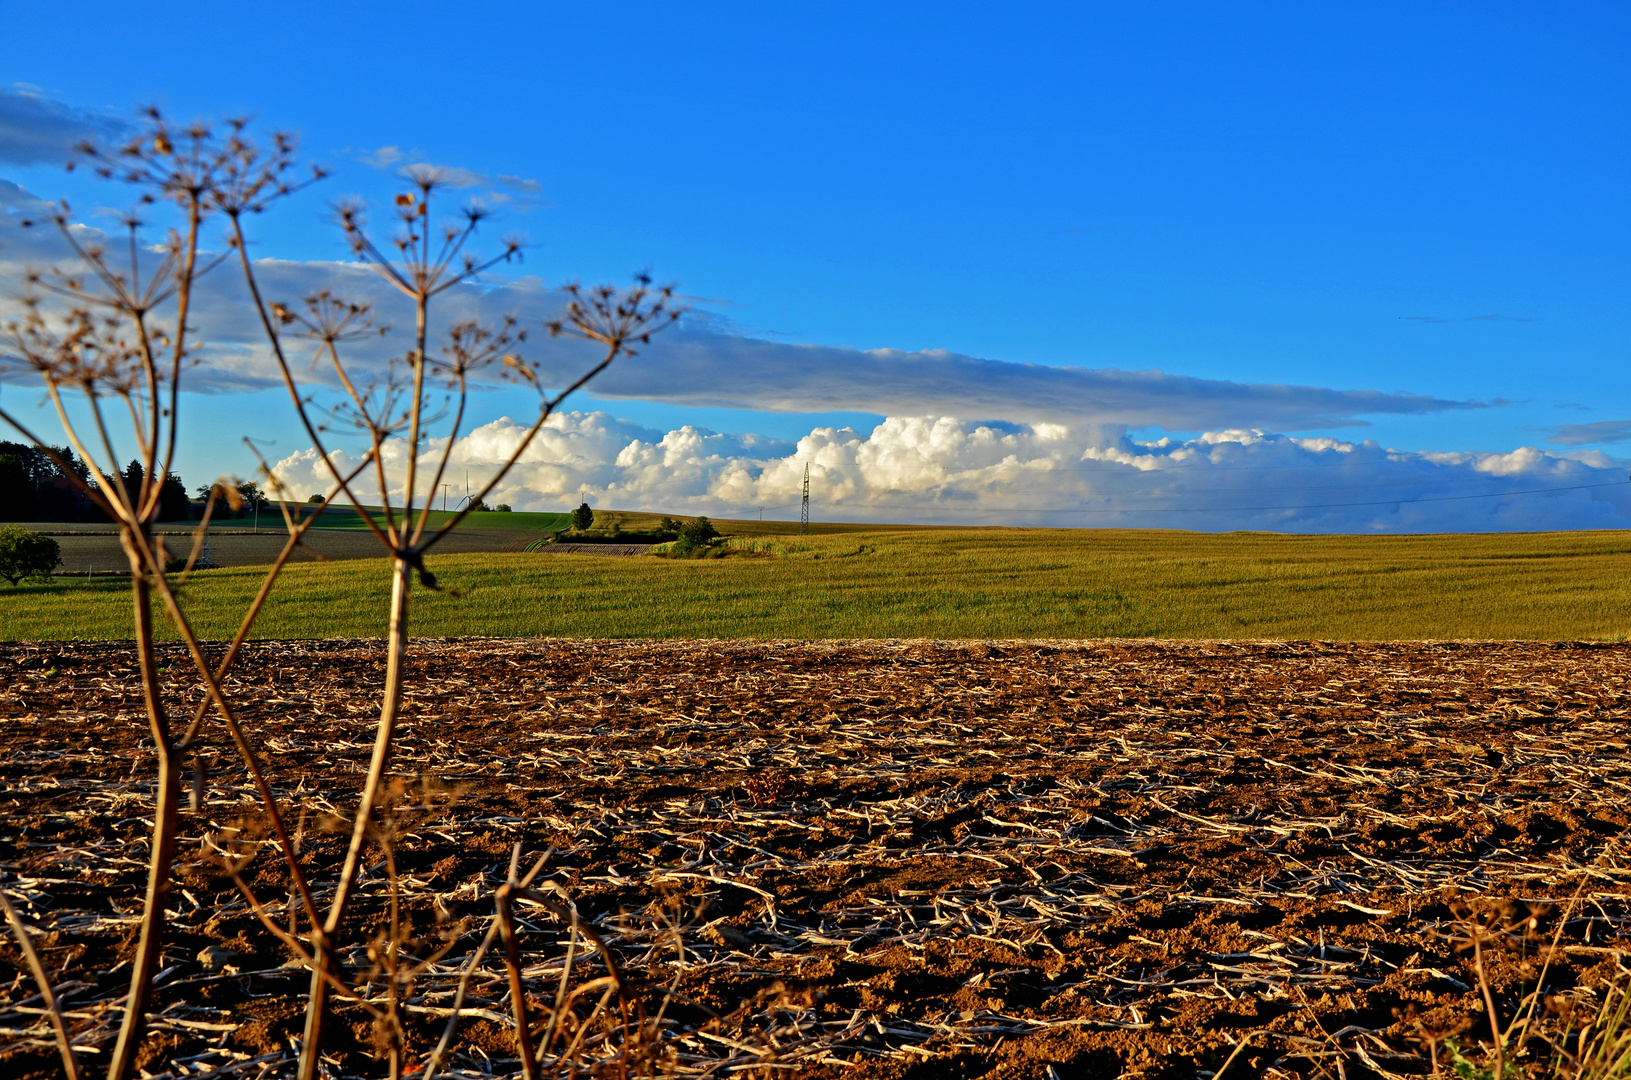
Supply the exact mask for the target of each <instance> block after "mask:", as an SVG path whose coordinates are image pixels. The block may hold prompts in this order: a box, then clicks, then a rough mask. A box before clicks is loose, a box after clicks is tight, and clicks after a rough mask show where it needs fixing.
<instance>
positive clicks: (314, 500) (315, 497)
mask: <svg viewBox="0 0 1631 1080" xmlns="http://www.w3.org/2000/svg"><path fill="white" fill-rule="evenodd" d="M306 501H307V502H309V503H321V502H322V501H323V497H322V496H321V495H313V496H312V497H311V498H309V499H307V500H306Z"/></svg>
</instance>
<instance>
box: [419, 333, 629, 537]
mask: <svg viewBox="0 0 1631 1080" xmlns="http://www.w3.org/2000/svg"><path fill="white" fill-rule="evenodd" d="M622 351H623V343H622V342H615V343H612V344H610V345H608V347H607V350H606V355H605V357H603V358H602V359H601V361H600V363H598V364H596V365H595V366H594V367H592V368H590V369H589V370H588V371H586V372H584V373H583V374H582V375H580V376H578V378H577V379H576V380H575V381H574V382H573V383H572V384H571V385H570V386H568V387H567V388H566V389H564V390H562V391H561V392H560V393H559V394H556V395H555V396H554V397H553V398H550V399H549V400H547V401H545V402H544V407H543V408H542V409H540V410H539V412H538V419H537V420H535V421H534V422H533V425H532V427H530V428H528V429H527V433H526V434H525V435H523V436H522V437H521V441H520V443H518V444H517V445H516V448H515V452H514V453H512V454H511V455H510V457H509V459H508V460H507V461H505V463H504V465H503V466H502V467H501V468H499V469H498V470H496V471H495V472H494V473H493V476H492V478H491V479H489V480H488V481H487V484H486V486H485V487H483V488H482V489H481V490H480V491H478V492H477V493H476V496H475V498H473V499H471V500H470V502H469V503H468V504H466V506H465V507H464V509H462V510H459V511H457V512H455V513H454V515H453V516H452V517H451V518H449V519H448V520H446V521H444V522H443V523H442V524H441V525H440V526H438V527H437V529H436V531H435V532H434V533H432V534H431V536H430V539H429V540H426V541H425V542H424V543H423V544H420V545H419V549H420V550H421V551H429V550H430V548H431V547H432V546H433V545H434V544H435V543H436V542H437V541H438V540H441V539H442V537H444V536H446V535H447V534H448V533H450V532H452V531H453V530H454V528H455V527H457V526H458V524H459V522H461V521H463V520H464V519H465V518H466V517H467V516H469V514H470V508H471V507H472V506H474V505H475V504H476V503H478V502H482V501H483V500H485V499H486V498H487V496H489V495H491V494H492V493H493V489H494V488H496V487H498V485H499V484H500V483H501V482H502V481H503V479H504V477H505V476H506V475H507V474H508V473H509V471H510V470H511V469H512V468H514V467H515V463H516V462H518V461H520V460H521V455H523V454H525V453H526V452H527V447H529V446H531V445H532V441H533V439H535V438H537V437H538V433H539V432H540V431H542V430H543V429H544V425H545V424H546V423H548V422H549V418H550V417H551V416H553V415H555V410H556V409H557V408H558V407H559V406H560V404H561V402H563V401H565V400H566V399H567V398H568V397H570V396H571V395H572V394H574V393H576V392H577V391H578V390H581V389H582V388H583V387H584V385H585V384H587V383H588V382H589V380H591V379H593V378H594V377H595V376H596V375H599V374H600V373H601V372H602V371H605V370H606V368H607V366H608V365H609V364H611V362H612V361H613V360H616V359H617V355H618V353H620V352H622ZM451 445H452V444H451V442H450V443H449V446H450V447H451ZM444 463H445V459H444ZM419 527H420V530H421V531H423V529H424V522H423V521H421V522H420V526H419ZM414 543H416V544H418V543H419V537H418V536H417V535H415V537H414Z"/></svg>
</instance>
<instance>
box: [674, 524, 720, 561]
mask: <svg viewBox="0 0 1631 1080" xmlns="http://www.w3.org/2000/svg"><path fill="white" fill-rule="evenodd" d="M718 536H719V530H718V529H716V528H714V523H713V522H711V521H709V520H708V519H707V518H705V517H699V518H697V519H695V520H693V521H687V522H686V523H685V524H684V525H681V526H680V539H679V543H677V544H675V545H674V551H675V553H676V554H679V555H690V554H691V553H692V552H694V551H697V550H698V549H700V548H705V547H707V546H708V545H709V544H711V543H712V542H713V541H714V540H715V539H716V538H717V537H718Z"/></svg>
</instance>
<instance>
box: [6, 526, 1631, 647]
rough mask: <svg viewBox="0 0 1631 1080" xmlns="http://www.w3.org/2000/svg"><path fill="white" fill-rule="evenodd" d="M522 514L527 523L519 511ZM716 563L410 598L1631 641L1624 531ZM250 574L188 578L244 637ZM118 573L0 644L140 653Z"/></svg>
mask: <svg viewBox="0 0 1631 1080" xmlns="http://www.w3.org/2000/svg"><path fill="white" fill-rule="evenodd" d="M518 516H519V515H518ZM733 543H735V544H738V545H741V546H743V547H748V546H753V547H756V548H757V549H758V550H757V551H756V552H744V553H742V554H741V555H739V556H736V557H730V558H723V559H709V560H691V561H678V560H665V559H659V558H655V557H650V556H635V557H622V558H616V557H609V556H599V555H559V554H520V553H503V554H491V553H483V554H461V555H447V556H443V557H441V558H433V559H432V561H431V566H432V568H433V569H434V570H435V571H436V572H437V574H438V575H439V576H440V578H441V580H442V583H443V584H444V585H445V586H446V588H447V591H446V592H443V593H440V594H436V593H428V592H425V591H422V590H420V591H416V593H415V601H414V609H413V631H414V633H415V634H417V635H425V636H437V637H440V636H458V635H499V636H564V637H630V638H755V637H759V638H890V637H895V638H908V637H927V638H1010V637H1048V638H1077V637H1168V638H1326V639H1350V640H1364V639H1422V638H1539V639H1578V638H1597V639H1613V638H1620V637H1623V636H1625V635H1626V634H1627V633H1631V533H1627V532H1617V531H1616V532H1575V533H1528V534H1500V535H1472V536H1465V535H1463V536H1389V537H1355V536H1280V535H1272V534H1264V533H1234V534H1224V535H1214V534H1202V533H1184V532H1168V531H1109V530H1104V531H1100V530H1063V529H1059V530H1049V529H982V530H951V529H947V530H915V531H875V532H864V531H857V532H848V533H842V534H837V535H828V536H813V537H807V538H798V537H786V536H773V537H760V538H756V539H739V540H736V541H733ZM260 580H261V576H260V572H259V571H257V570H255V569H252V568H240V569H227V570H216V571H210V572H208V573H203V574H198V575H196V576H195V577H194V578H193V580H192V581H191V582H189V583H188V584H187V586H186V588H185V598H186V603H187V606H188V609H189V611H190V613H191V617H192V618H193V619H194V620H195V622H196V624H197V626H198V627H199V629H200V630H201V632H202V633H203V634H204V635H205V636H206V637H210V638H224V637H227V636H230V634H231V633H232V632H233V630H234V629H235V627H236V622H235V620H236V618H237V614H236V613H238V612H241V611H242V610H243V608H244V607H245V605H246V604H247V603H248V601H249V599H250V597H251V596H252V595H253V593H254V591H255V589H256V588H257V587H258V586H259V583H260ZM387 589H388V581H387V567H386V564H385V563H384V562H383V561H380V560H356V561H350V562H334V563H308V564H303V565H299V566H294V567H291V568H290V569H289V570H288V571H287V572H286V574H285V577H284V579H283V581H282V582H281V583H280V585H279V589H278V591H277V593H276V594H275V598H274V600H273V601H272V603H271V604H270V605H269V607H268V609H267V611H266V612H265V614H264V615H263V616H262V618H261V620H260V622H259V624H258V630H257V636H259V637H269V638H294V637H369V636H378V635H380V634H381V633H382V632H383V629H384V625H385V606H386V596H387ZM127 596H128V594H127V593H126V592H125V590H124V589H123V588H122V587H121V585H120V584H119V582H118V580H117V579H113V578H106V579H94V580H81V581H73V580H71V579H59V580H57V581H55V582H53V583H51V584H45V585H24V586H21V587H17V588H9V587H4V586H0V638H4V639H9V640H19V639H47V640H48V639H111V638H128V637H129V636H130V630H129V614H128V603H129V601H128V599H127Z"/></svg>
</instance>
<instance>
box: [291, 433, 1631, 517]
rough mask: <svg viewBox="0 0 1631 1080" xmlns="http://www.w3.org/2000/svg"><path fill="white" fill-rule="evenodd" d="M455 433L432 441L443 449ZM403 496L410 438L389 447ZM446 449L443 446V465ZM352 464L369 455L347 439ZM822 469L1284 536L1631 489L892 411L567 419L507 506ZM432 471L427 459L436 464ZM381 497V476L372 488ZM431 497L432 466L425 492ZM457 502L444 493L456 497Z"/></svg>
mask: <svg viewBox="0 0 1631 1080" xmlns="http://www.w3.org/2000/svg"><path fill="white" fill-rule="evenodd" d="M524 430H525V428H524V426H523V425H521V424H519V423H517V422H515V421H513V420H510V419H508V418H504V419H501V420H497V421H494V422H492V423H490V424H487V425H485V426H483V427H481V428H478V429H476V430H474V431H472V432H471V433H470V434H469V435H468V436H466V437H464V438H462V439H460V440H459V441H458V442H457V444H456V445H455V446H454V449H453V454H452V456H451V462H452V464H451V466H450V470H449V480H450V481H451V482H452V483H453V485H454V486H453V491H452V494H453V498H454V499H457V498H458V497H459V496H460V495H462V494H463V492H464V477H465V470H466V469H468V470H469V475H470V477H471V484H472V487H473V488H479V486H480V484H481V483H482V482H483V481H485V479H486V477H487V476H489V475H490V474H491V472H492V470H493V469H494V468H496V466H497V465H498V464H499V463H500V462H501V461H502V460H504V459H505V458H506V457H507V456H508V455H509V454H510V453H513V451H514V449H515V447H516V446H517V445H518V443H519V440H520V438H521V436H522V434H523V433H524ZM440 449H441V446H440V445H438V446H434V447H432V451H436V452H439V451H440ZM387 457H388V470H387V475H388V482H389V483H390V484H391V485H393V490H392V496H393V499H394V500H395V501H397V502H398V503H400V502H401V499H402V494H403V493H402V490H401V484H402V482H403V470H402V466H403V463H404V462H403V457H404V449H403V447H402V445H401V444H393V445H392V446H391V447H390V448H389V453H388V455H387ZM431 457H432V454H431V453H427V454H426V457H425V459H424V462H425V463H427V464H428V463H429V462H430V460H431ZM337 460H338V462H339V463H340V464H341V465H342V467H343V466H344V465H345V464H347V463H354V462H355V460H356V459H355V458H353V457H350V456H348V455H346V454H343V453H337ZM806 466H808V467H809V470H810V478H811V490H812V503H813V507H814V510H813V512H814V513H815V515H816V516H817V517H818V518H825V519H827V520H843V521H867V522H878V523H888V522H934V523H944V524H967V525H997V524H1014V525H1066V526H1116V527H1165V528H1192V529H1200V530H1209V531H1211V530H1233V529H1266V530H1275V531H1282V532H1452V531H1512V530H1532V529H1580V528H1624V527H1626V526H1627V525H1628V524H1631V484H1627V483H1626V482H1625V474H1624V472H1623V470H1622V468H1621V466H1620V465H1619V464H1618V463H1617V462H1615V461H1614V460H1613V459H1610V458H1608V457H1606V456H1605V455H1602V454H1600V453H1591V454H1569V455H1559V454H1555V453H1551V452H1548V451H1543V450H1537V449H1534V448H1523V449H1519V450H1516V451H1513V452H1511V453H1505V454H1497V453H1414V452H1404V451H1398V450H1390V449H1386V448H1384V447H1382V446H1380V445H1378V444H1376V443H1374V442H1344V441H1339V440H1335V439H1329V438H1318V439H1299V438H1293V437H1289V436H1286V435H1280V434H1267V433H1264V432H1262V431H1258V430H1226V431H1219V432H1209V433H1207V434H1204V435H1202V436H1200V437H1198V438H1195V439H1191V440H1186V441H1174V440H1171V439H1162V440H1159V441H1154V442H1141V441H1138V440H1135V439H1132V438H1130V437H1128V435H1127V434H1126V431H1125V429H1123V428H1119V427H1116V426H1113V425H1110V426H1102V425H1101V426H1087V427H1076V428H1072V427H1069V426H1066V425H1062V424H1051V423H1038V424H1029V425H1026V424H994V423H967V422H963V421H960V420H957V419H954V418H951V417H945V416H940V417H935V416H919V417H889V418H887V419H886V420H884V422H883V423H881V424H879V425H877V426H876V427H875V428H873V430H871V431H870V432H865V433H863V432H859V431H856V430H853V429H851V428H830V427H827V428H816V429H815V430H813V431H811V432H810V433H809V434H808V435H806V436H805V437H804V438H802V439H800V440H799V441H798V442H797V443H796V444H789V443H785V442H778V441H776V440H768V439H762V438H760V437H757V436H753V435H724V434H718V433H714V432H709V431H705V430H702V429H699V428H695V427H690V426H686V427H681V428H678V429H676V430H673V431H668V432H658V431H655V430H652V429H648V428H643V427H640V426H638V425H634V424H630V423H628V422H626V421H621V420H617V419H615V418H613V417H611V416H609V415H608V414H606V413H603V412H591V413H582V412H573V413H564V414H559V415H557V416H556V417H554V418H552V419H551V421H550V423H549V425H548V426H547V427H546V428H545V430H544V432H543V433H542V434H541V435H540V437H539V438H538V439H537V440H536V441H535V442H534V444H533V445H532V446H531V447H529V449H528V450H527V452H526V454H525V455H524V456H523V457H522V459H521V461H520V463H519V464H518V465H517V466H516V468H515V469H514V470H513V471H512V472H511V474H510V475H509V476H508V477H507V478H506V479H505V480H504V482H503V483H502V484H501V485H500V486H499V487H498V488H497V489H496V491H495V492H494V494H493V496H492V501H497V502H507V503H510V504H511V505H513V506H515V507H516V509H518V510H566V509H570V508H571V507H572V506H575V505H576V504H577V503H578V502H580V501H587V502H589V503H590V505H592V506H597V507H602V508H606V509H617V510H649V511H657V512H667V513H677V514H709V515H712V516H716V517H726V516H736V517H741V516H753V515H754V514H756V512H757V510H758V508H759V507H766V508H767V514H768V515H769V516H772V517H774V516H778V515H779V516H782V517H791V516H793V515H795V514H796V513H797V508H798V499H799V495H800V491H801V488H802V485H803V480H804V469H805V467H806ZM276 471H277V473H278V475H279V476H280V478H282V479H283V481H284V483H285V484H286V485H287V486H288V487H289V489H290V490H291V491H292V492H293V493H294V494H295V495H304V494H306V493H308V492H317V491H322V490H326V486H327V485H326V483H325V479H324V473H323V472H322V464H321V462H320V461H319V460H318V458H317V455H316V453H315V452H314V451H310V450H308V451H303V452H301V453H297V454H294V455H291V456H290V457H288V458H286V459H285V460H283V461H282V462H279V463H278V465H277V466H276ZM421 475H423V473H422V474H421ZM363 490H364V492H365V495H364V497H365V498H368V497H372V496H373V495H374V494H377V484H376V485H374V486H372V487H365V488H364V489H363ZM427 492H428V480H422V481H421V491H420V493H419V499H420V500H423V499H424V497H425V495H426V494H427ZM437 497H438V498H439V497H440V495H439V494H438V495H437Z"/></svg>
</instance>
